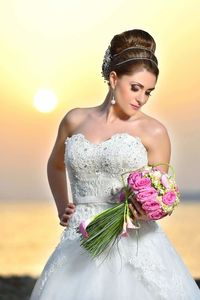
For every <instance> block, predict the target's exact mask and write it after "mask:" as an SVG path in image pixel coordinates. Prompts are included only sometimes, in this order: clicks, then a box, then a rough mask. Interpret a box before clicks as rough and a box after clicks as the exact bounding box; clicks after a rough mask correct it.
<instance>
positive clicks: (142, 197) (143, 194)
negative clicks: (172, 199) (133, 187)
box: [136, 187, 158, 203]
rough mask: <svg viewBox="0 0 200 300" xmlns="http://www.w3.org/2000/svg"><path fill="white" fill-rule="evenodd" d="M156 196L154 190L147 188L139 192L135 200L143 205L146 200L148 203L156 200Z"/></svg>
mask: <svg viewBox="0 0 200 300" xmlns="http://www.w3.org/2000/svg"><path fill="white" fill-rule="evenodd" d="M157 196H158V193H157V191H156V189H154V188H153V187H149V188H147V189H144V190H141V191H139V192H138V193H137V195H136V199H137V201H138V202H140V203H144V202H146V201H148V200H149V201H150V200H151V201H152V200H156V198H157Z"/></svg>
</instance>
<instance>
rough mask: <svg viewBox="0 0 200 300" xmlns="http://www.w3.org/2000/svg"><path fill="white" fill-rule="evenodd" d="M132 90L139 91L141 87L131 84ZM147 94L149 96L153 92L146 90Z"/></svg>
mask: <svg viewBox="0 0 200 300" xmlns="http://www.w3.org/2000/svg"><path fill="white" fill-rule="evenodd" d="M131 90H132V91H133V92H139V90H140V88H139V87H138V86H137V85H135V84H132V85H131ZM145 95H146V96H148V97H149V96H151V92H150V91H146V93H145Z"/></svg>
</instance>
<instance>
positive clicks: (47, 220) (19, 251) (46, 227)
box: [0, 201, 200, 278]
mask: <svg viewBox="0 0 200 300" xmlns="http://www.w3.org/2000/svg"><path fill="white" fill-rule="evenodd" d="M199 215H200V202H193V201H182V202H181V204H180V205H179V207H177V208H176V210H175V211H174V213H173V214H172V215H171V216H170V217H166V218H164V219H163V220H161V221H159V223H160V224H161V226H162V227H163V229H164V230H165V232H166V234H167V236H168V237H169V239H170V240H171V241H172V243H173V245H174V246H175V248H176V250H177V252H178V253H179V254H180V255H181V257H182V259H183V261H184V262H185V264H186V265H187V267H188V268H189V270H190V272H191V274H192V276H193V277H195V278H200V251H199V249H200V234H199V228H200V218H199ZM0 228H1V229H0V230H1V239H0V275H4V276H5V275H12V274H15V275H20V276H22V275H31V276H38V275H39V274H40V273H41V271H42V268H43V266H44V265H45V263H46V261H47V259H48V257H49V256H50V254H51V253H52V252H53V250H54V249H55V247H56V245H57V243H58V242H59V238H60V235H61V233H62V230H63V229H64V227H62V226H60V225H59V221H58V218H57V211H56V207H55V205H54V203H53V201H52V202H47V201H35V202H33V201H31V202H30V201H27V202H26V201H10V202H6V201H0Z"/></svg>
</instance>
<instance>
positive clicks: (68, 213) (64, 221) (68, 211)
mask: <svg viewBox="0 0 200 300" xmlns="http://www.w3.org/2000/svg"><path fill="white" fill-rule="evenodd" d="M75 211H76V206H75V204H73V203H68V204H67V207H66V208H65V212H64V213H63V215H62V216H61V217H60V225H62V226H68V222H69V219H70V218H71V217H72V215H73V214H74V213H75Z"/></svg>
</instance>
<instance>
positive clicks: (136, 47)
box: [113, 46, 154, 57]
mask: <svg viewBox="0 0 200 300" xmlns="http://www.w3.org/2000/svg"><path fill="white" fill-rule="evenodd" d="M131 49H139V50H146V51H149V52H150V53H151V54H153V55H154V52H153V51H152V50H150V49H148V48H145V47H142V46H133V47H128V48H125V49H124V50H122V51H121V52H119V53H117V54H114V55H113V57H116V56H118V55H120V54H121V53H123V52H125V51H127V50H131Z"/></svg>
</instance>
